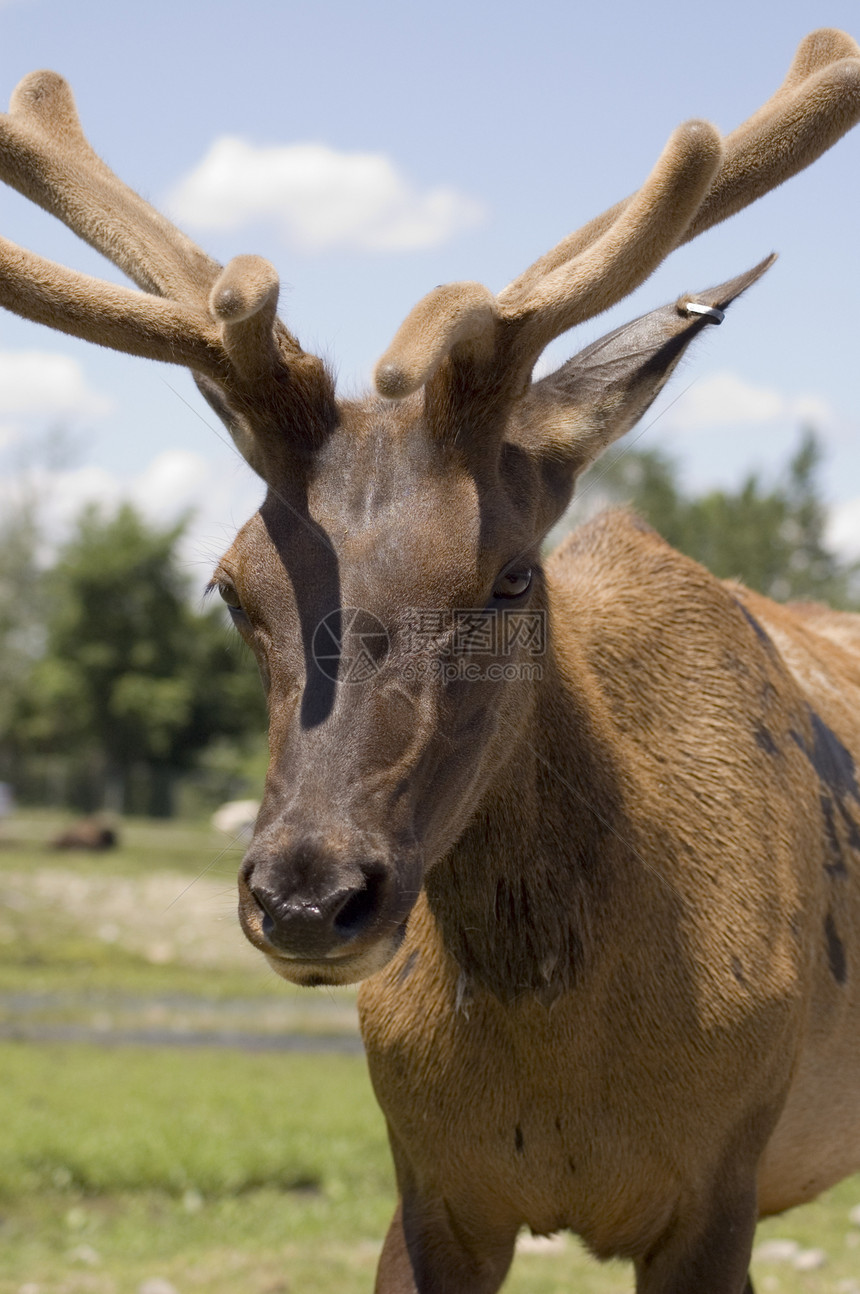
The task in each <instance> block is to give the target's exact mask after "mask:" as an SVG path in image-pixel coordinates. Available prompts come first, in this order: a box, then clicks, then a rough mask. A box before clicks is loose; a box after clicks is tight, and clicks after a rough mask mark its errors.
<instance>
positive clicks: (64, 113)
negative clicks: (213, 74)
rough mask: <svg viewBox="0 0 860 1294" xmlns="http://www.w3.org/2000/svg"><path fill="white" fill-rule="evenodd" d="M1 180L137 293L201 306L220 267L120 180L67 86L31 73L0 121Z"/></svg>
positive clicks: (52, 74) (51, 76)
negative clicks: (100, 258) (89, 137)
mask: <svg viewBox="0 0 860 1294" xmlns="http://www.w3.org/2000/svg"><path fill="white" fill-rule="evenodd" d="M0 177H2V179H3V180H4V181H5V182H6V183H7V184H10V185H12V186H13V187H14V188H16V189H18V190H19V192H21V193H23V194H24V196H25V197H27V198H29V199H30V201H32V202H35V203H37V204H38V205H39V206H40V207H43V208H44V209H45V210H46V211H49V212H50V213H51V214H52V215H54V216H57V217H58V218H59V219H60V220H62V221H63V222H64V223H65V224H66V225H68V226H69V228H70V229H72V230H73V231H74V233H76V234H77V235H78V237H80V238H82V239H84V241H85V242H88V243H89V244H90V245H91V246H92V247H95V248H96V250H97V251H99V252H101V253H102V255H103V256H106V257H107V259H108V260H110V261H112V262H113V263H114V264H115V265H116V266H117V267H118V268H119V269H121V270H122V271H123V273H125V274H127V275H128V277H129V278H130V279H132V280H133V281H134V282H135V283H136V284H137V285H138V287H140V288H143V289H144V291H146V292H153V293H155V294H156V295H158V296H168V297H172V298H173V299H174V300H179V299H183V298H185V299H189V298H190V299H192V300H194V301H197V302H199V301H200V299H201V294H202V295H203V297H204V298H205V295H206V293H208V291H209V289H210V288H211V287H212V284H213V283H214V281H215V279H216V278H217V276H218V273H219V270H220V266H219V265H218V264H217V262H216V261H213V260H212V259H211V258H210V257H209V256H207V255H206V254H205V253H204V252H202V251H201V250H200V248H199V247H197V246H195V244H194V243H192V242H191V240H190V239H189V238H187V237H186V236H185V235H184V234H182V233H180V231H179V230H178V229H176V228H175V226H174V225H172V224H171V223H170V221H169V220H167V219H165V217H164V216H162V215H161V214H160V213H159V212H157V211H155V210H154V208H152V207H150V206H149V204H148V203H147V202H144V200H143V199H142V198H141V197H139V196H138V194H136V193H135V192H134V191H133V190H132V189H130V188H128V186H127V185H125V184H123V182H122V181H121V180H120V179H118V178H117V176H116V175H114V173H113V172H112V171H111V170H110V168H109V167H108V166H106V165H105V163H104V162H103V161H102V159H101V158H100V157H99V156H98V154H97V153H96V152H94V150H93V149H92V147H91V146H90V144H89V141H88V140H87V138H86V136H85V135H84V133H83V130H82V129H81V124H80V121H79V119H78V114H77V110H76V107H75V101H74V97H73V95H72V91H71V88H70V87H69V85H68V83H67V82H66V81H65V80H64V79H63V77H61V76H59V75H58V74H57V73H56V72H48V71H41V72H31V73H30V75H29V76H26V77H24V79H23V81H21V82H20V83H19V85H18V86H17V87H16V89H15V91H14V92H13V94H12V100H11V103H10V108H9V112H8V113H6V114H4V115H2V116H0Z"/></svg>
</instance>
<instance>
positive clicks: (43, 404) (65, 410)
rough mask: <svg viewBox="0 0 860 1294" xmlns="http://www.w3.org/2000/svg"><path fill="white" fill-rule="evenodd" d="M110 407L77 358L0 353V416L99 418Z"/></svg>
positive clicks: (43, 353) (13, 418) (10, 418)
mask: <svg viewBox="0 0 860 1294" xmlns="http://www.w3.org/2000/svg"><path fill="white" fill-rule="evenodd" d="M111 408H112V405H111V402H110V400H108V399H107V398H106V397H105V396H104V395H102V394H101V392H99V391H96V390H95V389H94V388H93V387H91V386H90V385H89V384H88V382H87V380H86V377H85V375H84V371H83V369H82V368H81V366H80V364H79V363H78V362H77V360H74V359H72V358H71V357H70V356H68V355H60V354H57V353H56V352H54V351H41V350H21V351H3V352H0V419H3V422H4V424H6V430H7V433H11V430H12V428H11V427H10V426H8V423H9V422H10V421H12V422H13V424H14V422H15V421H17V420H18V419H21V418H24V419H28V418H31V417H38V418H43V419H44V418H52V419H56V420H70V419H75V420H76V419H79V418H99V417H102V416H103V415H104V414H106V413H108V412H110V410H111Z"/></svg>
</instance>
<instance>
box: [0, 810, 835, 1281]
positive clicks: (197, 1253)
mask: <svg viewBox="0 0 860 1294" xmlns="http://www.w3.org/2000/svg"><path fill="white" fill-rule="evenodd" d="M52 826H53V823H52V822H51V821H50V820H46V819H44V818H41V817H33V818H29V819H22V820H21V821H20V822H19V823H12V824H9V825H7V827H6V837H7V843H6V844H5V846H4V847H2V848H0V1024H2V1026H3V1028H4V1030H5V1031H6V1038H7V1041H4V1042H0V1294H171V1291H176V1294H227V1292H228V1291H230V1294H236V1292H237V1291H241V1294H369V1292H370V1291H371V1290H372V1288H373V1272H374V1268H375V1263H376V1257H377V1254H378V1251H379V1246H380V1243H381V1240H382V1236H383V1235H384V1232H385V1229H386V1226H387V1224H388V1219H389V1217H390V1215H391V1211H392V1207H393V1184H392V1180H391V1172H390V1167H389V1161H388V1152H387V1147H386V1143H385V1133H384V1127H383V1122H382V1118H381V1116H380V1114H379V1112H378V1110H377V1108H376V1106H375V1104H374V1101H373V1098H372V1094H371V1092H370V1088H369V1084H368V1081H367V1077H366V1072H365V1068H364V1063H363V1060H362V1059H361V1058H360V1057H359V1056H350V1055H328V1054H327V1055H295V1054H263V1053H249V1052H242V1051H237V1050H230V1049H224V1048H220V1049H211V1048H209V1049H204V1048H198V1047H185V1046H170V1047H166V1046H165V1047H158V1046H151V1047H134V1048H132V1047H122V1046H114V1045H107V1044H108V1043H109V1042H110V1040H111V1038H113V1037H114V1036H115V1033H116V1030H117V1028H120V1029H121V1028H123V1027H125V1026H126V1025H127V1024H128V1022H129V1020H134V1021H136V1022H137V1023H138V1024H141V1023H142V1026H146V1025H147V1023H149V1024H150V1025H151V1024H152V1023H153V1021H154V1022H155V1023H156V1024H157V1027H158V1028H159V1029H161V1030H168V1031H170V1030H177V1031H178V1033H177V1036H182V1037H187V1036H188V1035H189V1034H190V1035H194V1034H195V1032H196V1031H200V1030H202V1031H205V1030H206V1029H208V1028H210V1027H212V1023H213V1022H217V1021H218V1020H219V1019H223V1017H224V1015H225V1013H226V1014H227V1015H228V1016H229V1017H230V1019H233V1018H234V1016H235V1015H236V1014H238V1015H239V1016H240V1017H241V1019H242V1021H243V1023H244V1024H245V1025H246V1027H248V1028H250V1029H253V1031H254V1032H255V1033H257V1034H260V1035H265V1036H276V1035H277V1033H278V1031H279V1030H281V1031H283V1032H295V1031H299V1032H305V1033H311V1034H313V1033H317V1034H318V1033H326V1034H341V1035H349V1036H352V1034H353V1033H354V1029H355V1018H354V1009H353V998H352V995H351V994H350V993H347V992H342V993H339V994H312V995H308V994H300V993H299V992H298V991H292V990H290V989H289V988H288V987H287V986H286V985H284V984H283V983H282V982H281V981H279V980H276V979H275V978H274V977H273V976H272V975H270V974H269V973H268V972H267V971H266V970H265V968H264V967H262V966H261V964H260V959H259V958H258V957H257V955H256V954H254V953H253V952H252V951H251V950H246V948H245V946H244V944H243V942H242V940H241V938H240V936H239V934H238V932H237V930H236V928H235V920H234V918H233V917H232V904H233V897H232V885H233V874H234V869H235V863H236V861H237V859H238V853H239V851H238V850H236V849H234V850H231V851H228V853H227V854H225V855H224V856H223V857H222V858H221V859H220V860H219V861H218V862H216V863H215V864H214V865H213V866H209V867H208V870H206V873H205V875H204V876H202V877H201V879H200V880H195V878H196V877H197V876H198V875H199V874H200V873H202V872H203V871H204V869H207V865H208V864H210V863H212V860H213V859H214V858H216V856H217V855H218V853H219V851H220V850H221V849H222V843H221V842H220V841H219V840H218V839H217V838H216V837H214V836H213V835H211V834H210V833H208V832H207V831H206V830H205V829H202V828H201V829H195V828H190V827H178V828H177V827H172V826H169V825H168V826H164V827H158V826H153V825H151V824H137V825H135V824H131V825H129V826H128V827H127V828H126V831H125V837H126V841H127V843H126V844H125V845H124V846H123V848H122V849H121V850H119V851H117V852H116V853H115V854H112V855H104V856H83V857H69V856H59V855H56V854H49V853H46V852H45V850H44V847H43V841H44V839H45V837H46V836H47V835H49V834H50V831H51V829H52ZM13 835H14V837H15V841H16V843H14V844H12V843H9V838H10V837H12V836H13ZM190 881H193V882H194V883H193V884H192V885H191V888H190V889H187V888H186V887H187V886H188V884H189V882H190ZM124 905H125V906H124ZM201 1021H202V1022H203V1023H202V1024H201ZM94 1022H95V1026H94ZM46 1024H48V1025H57V1024H66V1025H72V1026H74V1025H80V1026H81V1027H87V1028H89V1029H90V1030H91V1031H92V1029H93V1027H95V1028H96V1032H98V1033H99V1035H100V1036H101V1037H102V1038H103V1041H104V1044H105V1045H101V1046H97V1045H93V1044H91V1043H86V1044H80V1043H77V1044H62V1045H60V1044H57V1043H49V1042H35V1041H26V1040H24V1041H21V1040H18V1041H15V1040H12V1038H13V1037H14V1035H15V1032H16V1031H17V1033H18V1036H19V1038H20V1037H21V1036H25V1035H26V1030H27V1027H32V1028H34V1029H36V1028H37V1027H38V1026H42V1025H46ZM858 1206H860V1180H856V1179H855V1180H854V1181H851V1182H848V1183H845V1184H843V1185H842V1186H840V1187H839V1188H837V1189H836V1190H835V1191H833V1192H831V1193H830V1195H829V1196H828V1197H826V1198H825V1199H823V1200H821V1201H819V1202H817V1203H816V1204H814V1205H811V1206H808V1207H807V1208H806V1209H803V1210H800V1211H798V1212H797V1213H795V1214H791V1215H789V1216H788V1217H786V1218H783V1219H779V1220H777V1221H774V1222H770V1223H767V1224H765V1225H764V1226H762V1227H761V1228H760V1230H759V1236H758V1253H759V1255H760V1258H759V1259H758V1260H757V1261H756V1264H755V1268H754V1270H755V1275H756V1288H757V1290H758V1291H760V1292H761V1294H765V1292H772V1294H801V1292H803V1294H860V1225H858V1223H857V1222H853V1221H852V1215H853V1217H855V1218H858V1222H860V1217H858V1212H857V1210H858ZM780 1238H781V1239H782V1241H783V1244H782V1245H781V1246H779V1245H777V1246H775V1245H774V1241H775V1240H778V1239H780ZM631 1290H632V1278H631V1274H630V1270H629V1268H627V1267H626V1266H624V1265H623V1264H617V1265H616V1264H611V1265H608V1266H600V1265H598V1264H597V1263H595V1262H593V1261H592V1260H591V1259H590V1258H589V1257H588V1256H587V1255H586V1254H584V1253H583V1251H582V1250H581V1248H580V1246H579V1245H578V1243H577V1242H576V1241H575V1240H574V1239H573V1238H570V1237H559V1238H555V1239H553V1240H550V1241H548V1242H544V1243H543V1244H534V1243H532V1242H530V1241H529V1239H528V1238H525V1239H524V1242H523V1247H522V1251H521V1252H520V1253H519V1254H518V1256H517V1259H516V1261H515V1264H514V1268H513V1271H512V1273H511V1276H510V1278H509V1280H508V1282H507V1284H506V1286H505V1291H506V1294H562V1292H564V1294H572V1291H577V1292H578V1294H630V1291H631Z"/></svg>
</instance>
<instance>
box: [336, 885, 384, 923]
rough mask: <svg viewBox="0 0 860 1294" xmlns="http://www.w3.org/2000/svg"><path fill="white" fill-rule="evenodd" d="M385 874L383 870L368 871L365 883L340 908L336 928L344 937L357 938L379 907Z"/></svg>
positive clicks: (337, 913)
mask: <svg viewBox="0 0 860 1294" xmlns="http://www.w3.org/2000/svg"><path fill="white" fill-rule="evenodd" d="M384 885H385V876H384V873H383V872H382V871H368V873H367V876H366V879H365V883H364V885H363V887H362V888H361V889H360V890H356V891H355V892H354V893H353V894H351V895H350V896H349V898H347V899H346V900H345V901H344V903H343V904H342V905H341V907H340V908H338V910H337V912H336V914H335V918H334V922H333V925H334V929H335V931H336V933H337V934H339V935H340V936H341V938H342V939H355V938H356V937H357V936H358V935H360V934H361V932H362V930H364V928H365V927H366V926H367V925H368V924H369V922H370V921H371V920H372V919H373V917H374V916H375V914H376V912H377V911H378V909H379V904H380V899H381V897H382V891H383V887H384Z"/></svg>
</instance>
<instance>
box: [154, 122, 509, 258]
mask: <svg viewBox="0 0 860 1294" xmlns="http://www.w3.org/2000/svg"><path fill="white" fill-rule="evenodd" d="M168 202H169V206H170V208H171V211H172V213H173V215H174V216H175V217H176V219H177V220H179V221H180V222H182V223H187V224H189V225H195V226H197V227H198V228H201V229H238V228H239V227H240V226H242V225H245V224H247V223H249V222H251V221H254V220H267V221H273V222H274V223H275V224H277V225H278V226H279V227H280V229H281V231H282V233H283V234H284V236H285V237H286V238H287V239H288V241H290V242H292V243H294V244H297V245H298V246H300V247H303V248H306V249H308V250H311V251H322V250H324V249H327V248H333V247H341V248H344V247H345V248H357V249H359V250H362V251H407V250H410V249H412V248H417V247H433V246H436V245H437V244H439V243H442V242H445V241H446V239H448V238H450V237H452V235H454V234H455V233H457V232H459V230H461V229H468V228H471V227H473V226H474V225H476V224H479V223H480V222H481V220H482V219H483V215H484V212H483V208H482V207H481V205H480V203H478V202H476V201H475V200H474V199H472V198H469V197H467V196H465V195H464V194H461V193H458V192H457V191H456V190H455V189H452V188H448V187H444V186H441V187H438V188H433V189H428V190H427V191H426V192H424V193H421V192H419V191H418V190H416V189H414V188H413V187H412V186H411V185H410V183H409V182H408V180H406V179H405V178H404V177H403V176H402V175H400V174H399V172H398V171H397V169H396V168H395V166H394V164H393V163H392V162H391V160H390V159H389V158H388V157H386V156H385V155H384V154H382V153H341V152H338V151H337V150H335V149H333V148H329V147H328V146H327V145H325V144H289V145H269V146H263V145H260V146H258V145H255V144H251V143H249V142H248V141H247V140H244V139H239V138H237V137H235V136H223V137H222V138H220V139H216V140H215V142H214V143H213V144H212V147H211V148H210V149H209V152H208V153H207V154H206V156H205V157H204V158H203V160H202V162H200V164H199V165H198V166H197V167H196V168H195V169H194V170H193V171H192V172H191V174H190V175H188V176H186V177H185V179H184V180H182V181H181V182H180V184H179V185H178V186H177V187H176V188H175V189H174V191H173V193H172V194H171V196H170V198H169V200H168Z"/></svg>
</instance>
